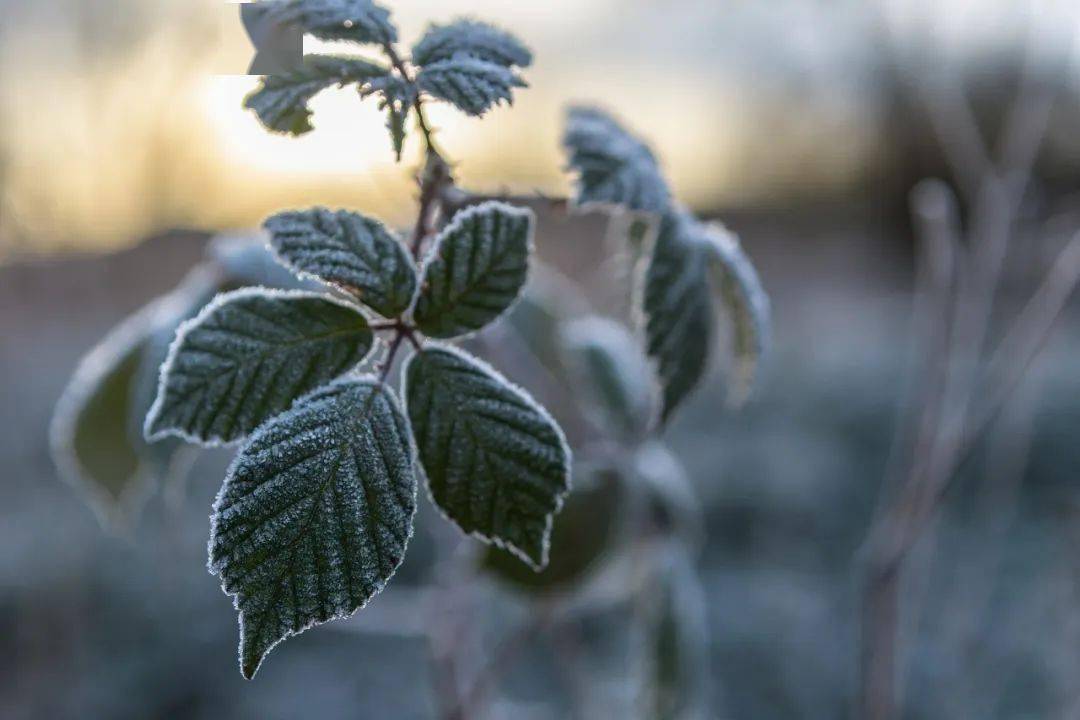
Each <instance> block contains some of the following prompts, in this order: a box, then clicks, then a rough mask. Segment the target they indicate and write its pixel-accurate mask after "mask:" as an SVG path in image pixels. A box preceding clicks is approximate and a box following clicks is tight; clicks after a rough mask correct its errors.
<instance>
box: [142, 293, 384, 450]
mask: <svg viewBox="0 0 1080 720" xmlns="http://www.w3.org/2000/svg"><path fill="white" fill-rule="evenodd" d="M254 296H262V297H274V298H318V299H320V300H326V301H327V302H330V303H333V304H335V305H338V306H340V307H342V308H346V309H348V310H351V311H353V312H355V313H357V314H358V315H360V316H361V317H364V319H365V320H367V318H366V316H364V314H363V313H362V312H360V308H358V307H357V305H356V304H355V303H350V302H346V301H344V300H342V299H340V298H337V297H334V296H333V295H328V294H326V293H320V292H311V291H308V290H277V289H274V288H268V287H264V286H262V285H258V286H253V287H246V288H241V289H239V290H232V291H230V292H224V293H218V294H217V295H216V296H215V297H214V299H213V300H211V301H210V302H209V303H207V305H206V306H205V307H204V308H203V309H202V310H200V311H199V314H198V315H196V316H195V317H193V318H191V319H190V320H185V321H184V322H183V323H181V324H180V327H178V328H177V329H176V337H174V338H173V341H172V342H171V343H169V354H168V355H166V356H165V362H163V363H162V364H161V369H160V371H159V372H158V389H157V395H156V396H155V397H154V404H153V405H151V406H150V410H149V411H148V412H147V413H146V420H145V421H144V422H143V437H144V438H145V439H146V441H147V442H156V441H158V440H162V439H164V438H166V437H178V438H180V439H181V440H183V441H184V442H188V443H191V444H193V445H199V446H200V447H205V448H214V447H231V446H235V445H239V444H241V443H243V442H246V441H247V439H248V437H250V436H247V435H240V436H239V437H237V438H235V439H233V440H224V439H222V438H221V437H220V436H217V435H210V436H209V437H206V438H200V437H198V436H197V435H192V434H191V433H189V432H187V431H186V430H184V429H182V428H176V427H169V428H162V429H160V430H156V431H155V430H152V428H153V427H154V423H155V421H156V420H157V418H158V415H160V414H161V409H162V406H163V405H164V403H165V385H166V379H167V377H168V375H169V372H170V370H172V366H173V364H174V363H175V361H176V356H177V355H178V354H179V352H180V346H181V345H182V344H183V342H184V340H185V339H187V336H188V334H189V333H190V332H191V331H192V330H194V329H195V328H196V327H198V326H199V325H201V324H202V323H203V322H204V321H205V320H206V318H207V317H209V316H210V315H211V314H213V313H214V312H216V311H217V310H218V309H219V308H221V307H222V306H224V305H227V304H228V303H230V302H232V301H233V300H238V299H242V298H245V297H254ZM374 349H375V343H374V342H372V344H371V348H369V349H368V352H367V354H366V355H365V356H364V357H363V358H362V359H361V360H360V362H359V363H357V365H356V367H359V365H360V363H363V362H364V360H366V359H367V358H368V357H370V356H371V353H372V351H373V350H374ZM350 370H351V369H350ZM349 372H350V371H346V372H345V373H344V374H343V375H341V376H339V377H344V376H347V375H348V373H349ZM336 379H337V378H335V380H336ZM324 385H325V383H324ZM320 387H322V386H320ZM315 389H317V388H315ZM313 390H314V389H313ZM306 395H307V393H305V395H304V396H301V397H306ZM299 401H300V398H298V399H297V400H295V401H294V402H293V405H295V404H296V403H297V402H299ZM264 424H265V423H264ZM260 427H261V426H260ZM257 430H258V428H256V431H257Z"/></svg>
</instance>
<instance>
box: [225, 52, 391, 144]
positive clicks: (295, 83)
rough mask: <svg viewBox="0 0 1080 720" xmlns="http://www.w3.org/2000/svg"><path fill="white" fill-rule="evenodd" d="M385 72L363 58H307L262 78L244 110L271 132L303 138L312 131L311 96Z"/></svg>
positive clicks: (314, 56) (363, 80)
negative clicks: (291, 69) (287, 68)
mask: <svg viewBox="0 0 1080 720" xmlns="http://www.w3.org/2000/svg"><path fill="white" fill-rule="evenodd" d="M386 73H387V70H386V68H384V67H383V66H381V65H378V64H376V63H373V62H371V61H369V60H364V59H363V58H356V57H341V56H336V55H307V56H306V57H304V61H303V65H302V66H301V67H300V68H297V69H296V70H294V71H292V72H288V73H284V74H281V75H267V76H266V77H264V78H263V80H262V83H261V84H260V85H259V87H258V88H256V89H255V91H254V92H252V93H251V94H250V95H248V96H247V98H245V99H244V107H246V108H248V109H249V110H253V111H255V114H256V115H258V116H259V120H260V121H261V122H262V124H263V125H265V126H266V127H267V128H268V129H270V130H273V131H275V132H279V133H288V134H291V135H303V134H304V133H307V132H310V131H311V130H312V129H313V128H312V125H311V120H310V118H311V108H310V107H309V103H310V102H311V99H312V98H313V97H315V96H316V95H318V94H319V93H320V92H322V91H323V90H326V89H327V88H330V87H332V86H334V85H337V86H338V87H344V86H346V85H349V84H351V83H361V84H363V83H365V82H366V81H369V80H373V79H376V78H379V77H383V76H385V75H386Z"/></svg>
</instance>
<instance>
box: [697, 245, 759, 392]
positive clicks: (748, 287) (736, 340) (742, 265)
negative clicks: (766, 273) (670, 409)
mask: <svg viewBox="0 0 1080 720" xmlns="http://www.w3.org/2000/svg"><path fill="white" fill-rule="evenodd" d="M703 237H704V242H705V243H706V245H705V247H706V250H707V253H706V255H707V257H708V261H709V270H710V273H711V276H712V278H713V282H714V289H715V291H716V292H717V293H718V294H719V298H720V302H721V303H722V304H723V306H724V308H725V309H726V310H727V312H728V315H729V316H730V317H731V331H732V339H731V354H732V358H733V361H734V362H733V367H732V373H731V374H732V377H731V380H730V381H729V391H728V397H729V399H730V401H731V402H732V403H733V404H734V405H736V406H738V405H741V404H742V403H744V402H745V401H746V399H747V398H748V397H749V395H750V393H751V391H752V390H753V388H754V381H755V379H756V377H757V374H758V368H759V366H760V365H761V362H762V359H763V358H764V356H765V354H766V352H767V350H768V342H769V326H770V324H771V320H770V315H771V310H770V307H769V296H768V295H767V294H766V293H765V288H764V287H763V286H762V284H761V279H760V278H759V277H758V274H757V270H755V269H754V265H753V263H751V262H750V258H748V257H747V256H746V253H745V252H744V251H743V249H742V246H741V245H740V244H739V239H738V238H737V237H736V236H735V235H734V234H733V233H731V232H730V231H728V230H727V229H726V228H724V227H722V226H719V225H712V226H709V227H707V228H706V232H705V233H704V235H703Z"/></svg>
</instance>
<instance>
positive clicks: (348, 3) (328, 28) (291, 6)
mask: <svg viewBox="0 0 1080 720" xmlns="http://www.w3.org/2000/svg"><path fill="white" fill-rule="evenodd" d="M263 4H265V5H267V6H268V7H269V10H270V12H271V13H272V14H273V17H274V18H275V19H276V20H277V21H278V22H281V23H287V22H294V23H297V24H298V25H299V26H300V27H301V29H302V30H303V31H304V32H305V33H308V34H310V35H313V36H315V37H317V38H319V39H321V40H351V41H353V42H359V43H376V44H384V43H392V42H396V41H397V28H395V27H394V24H393V23H392V22H390V11H389V10H387V9H385V8H383V7H380V6H379V5H376V4H375V3H373V2H372V1H371V0H263Z"/></svg>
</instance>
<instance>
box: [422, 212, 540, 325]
mask: <svg viewBox="0 0 1080 720" xmlns="http://www.w3.org/2000/svg"><path fill="white" fill-rule="evenodd" d="M534 224H535V216H534V215H533V212H532V211H531V210H528V209H525V208H515V207H513V206H510V205H507V204H505V203H501V202H486V203H482V204H480V205H475V206H473V207H470V208H467V209H465V210H462V211H461V212H459V213H458V214H457V215H455V216H454V219H453V221H452V222H451V223H450V224H449V225H447V226H446V227H445V228H444V229H443V231H442V232H441V233H440V234H439V236H438V238H437V239H436V241H435V247H434V249H433V250H432V252H431V257H430V260H429V262H428V263H427V264H426V265H425V267H424V272H423V284H422V287H421V290H420V296H419V298H418V299H417V301H416V309H415V311H414V315H415V318H416V325H417V327H419V328H420V329H421V330H422V331H423V332H424V333H425V334H426V335H429V336H431V337H438V338H451V337H457V336H460V335H465V334H467V333H470V332H473V331H475V330H479V329H480V328H482V327H484V326H485V325H487V324H488V323H490V322H491V321H492V320H494V319H495V318H497V317H498V316H499V315H501V314H503V313H504V312H506V311H507V310H508V309H509V308H510V307H511V306H512V305H513V304H514V301H515V300H517V298H518V295H519V294H520V293H521V288H522V287H523V286H524V285H525V280H526V278H527V276H528V272H529V256H530V254H531V252H532V236H533V226H534Z"/></svg>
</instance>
